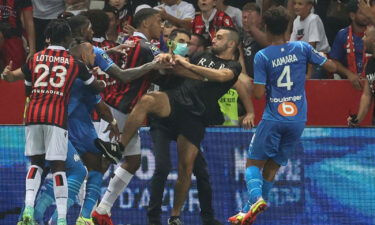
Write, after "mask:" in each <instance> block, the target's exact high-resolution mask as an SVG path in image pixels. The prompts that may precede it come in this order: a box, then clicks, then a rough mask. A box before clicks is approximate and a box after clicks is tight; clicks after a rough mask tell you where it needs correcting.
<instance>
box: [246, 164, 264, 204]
mask: <svg viewBox="0 0 375 225" xmlns="http://www.w3.org/2000/svg"><path fill="white" fill-rule="evenodd" d="M245 180H246V187H247V193H248V195H249V201H250V202H251V204H254V203H255V202H256V201H257V200H258V199H259V198H260V197H262V185H263V177H262V174H261V173H260V170H259V168H258V167H256V166H250V167H248V168H246V172H245Z"/></svg>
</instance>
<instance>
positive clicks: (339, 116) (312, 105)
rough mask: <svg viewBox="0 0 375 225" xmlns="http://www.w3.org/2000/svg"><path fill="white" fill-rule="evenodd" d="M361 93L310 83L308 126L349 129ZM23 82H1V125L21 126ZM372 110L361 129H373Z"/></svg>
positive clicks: (337, 83)
mask: <svg viewBox="0 0 375 225" xmlns="http://www.w3.org/2000/svg"><path fill="white" fill-rule="evenodd" d="M361 93H362V92H361V91H358V90H355V89H353V87H352V85H351V83H350V82H349V81H347V80H308V81H307V82H306V95H307V99H308V113H307V114H308V121H307V125H309V126H346V125H347V123H346V118H347V117H348V115H349V114H353V113H357V111H358V105H359V101H360V97H361ZM23 95H24V88H23V84H22V82H20V83H17V84H10V85H9V84H6V83H5V82H2V81H0V124H22V115H23V109H24V97H23ZM253 102H254V107H255V112H256V122H257V123H258V122H259V120H260V118H261V115H262V112H263V109H264V105H265V101H264V99H262V100H253ZM372 111H373V109H372V108H371V109H370V111H369V113H368V115H367V117H366V118H365V120H364V121H363V122H362V125H371V123H372Z"/></svg>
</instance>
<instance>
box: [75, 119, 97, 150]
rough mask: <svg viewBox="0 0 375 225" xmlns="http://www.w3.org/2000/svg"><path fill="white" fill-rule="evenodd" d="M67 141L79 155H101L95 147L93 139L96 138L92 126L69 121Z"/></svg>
mask: <svg viewBox="0 0 375 225" xmlns="http://www.w3.org/2000/svg"><path fill="white" fill-rule="evenodd" d="M68 133H69V141H71V142H72V144H73V145H74V147H75V148H76V149H77V152H78V153H79V154H80V155H83V154H85V153H86V152H90V153H94V154H102V152H101V151H100V150H99V149H98V148H97V147H96V146H95V143H94V141H95V139H97V138H98V135H97V133H96V130H95V127H94V124H92V123H90V124H88V123H82V122H79V121H78V120H74V122H73V121H69V132H68Z"/></svg>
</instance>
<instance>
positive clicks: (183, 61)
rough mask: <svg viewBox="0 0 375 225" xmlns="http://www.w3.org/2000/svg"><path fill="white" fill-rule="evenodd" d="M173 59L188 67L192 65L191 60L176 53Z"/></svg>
mask: <svg viewBox="0 0 375 225" xmlns="http://www.w3.org/2000/svg"><path fill="white" fill-rule="evenodd" d="M173 59H174V61H175V62H176V64H179V65H181V66H183V67H185V68H188V67H189V66H190V63H189V60H188V59H187V58H185V57H182V56H180V55H174V56H173Z"/></svg>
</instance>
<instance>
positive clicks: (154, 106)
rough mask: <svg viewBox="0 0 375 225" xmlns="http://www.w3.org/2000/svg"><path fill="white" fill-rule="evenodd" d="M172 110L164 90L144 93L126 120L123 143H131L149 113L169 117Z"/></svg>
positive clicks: (122, 137)
mask: <svg viewBox="0 0 375 225" xmlns="http://www.w3.org/2000/svg"><path fill="white" fill-rule="evenodd" d="M170 112H171V107H170V104H169V98H168V96H167V94H166V93H164V92H152V93H148V94H146V95H144V96H143V97H142V98H141V100H140V101H139V102H138V103H137V104H136V105H135V107H134V109H133V110H132V112H131V113H130V114H129V117H128V119H127V120H126V122H125V127H124V131H123V134H122V136H121V143H122V144H123V145H124V146H125V148H126V146H127V145H128V144H129V142H130V140H131V139H132V137H133V136H134V135H135V134H136V133H137V131H138V129H139V128H140V127H141V126H142V125H143V123H144V121H145V119H146V116H147V114H151V113H152V114H154V115H156V116H159V117H167V116H168V115H169V114H170Z"/></svg>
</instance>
